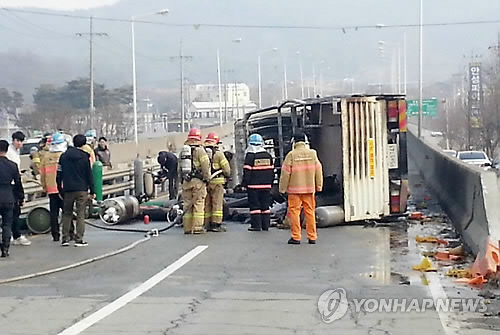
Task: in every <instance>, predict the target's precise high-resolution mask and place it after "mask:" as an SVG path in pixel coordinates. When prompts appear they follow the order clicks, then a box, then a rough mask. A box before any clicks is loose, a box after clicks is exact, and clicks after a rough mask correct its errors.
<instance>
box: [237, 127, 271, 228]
mask: <svg viewBox="0 0 500 335" xmlns="http://www.w3.org/2000/svg"><path fill="white" fill-rule="evenodd" d="M248 144H249V145H248V149H247V152H246V155H245V163H244V166H243V184H242V186H243V187H246V189H247V192H248V203H249V206H250V223H251V226H250V228H248V230H249V231H260V230H264V231H268V230H269V226H270V223H271V210H270V209H269V208H270V206H271V205H272V202H273V199H272V196H271V188H272V186H273V182H274V163H273V157H272V156H271V154H270V153H268V152H267V151H266V149H264V140H263V138H262V136H261V135H259V134H253V135H251V136H250V138H249V139H248Z"/></svg>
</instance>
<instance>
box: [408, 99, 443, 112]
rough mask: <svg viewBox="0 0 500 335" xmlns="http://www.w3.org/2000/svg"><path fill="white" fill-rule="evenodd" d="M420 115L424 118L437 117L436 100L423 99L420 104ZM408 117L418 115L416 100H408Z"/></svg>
mask: <svg viewBox="0 0 500 335" xmlns="http://www.w3.org/2000/svg"><path fill="white" fill-rule="evenodd" d="M422 105H423V106H422V113H423V115H425V116H437V110H438V100H437V99H436V98H434V99H424V100H423V104H422ZM407 113H408V116H416V115H418V100H408V112H407Z"/></svg>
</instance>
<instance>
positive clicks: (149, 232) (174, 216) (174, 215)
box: [0, 207, 184, 285]
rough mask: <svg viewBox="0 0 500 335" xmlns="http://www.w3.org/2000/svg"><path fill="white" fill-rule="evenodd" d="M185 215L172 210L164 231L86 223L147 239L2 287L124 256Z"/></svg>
mask: <svg viewBox="0 0 500 335" xmlns="http://www.w3.org/2000/svg"><path fill="white" fill-rule="evenodd" d="M183 215H184V213H183V212H182V210H180V209H179V208H178V207H176V208H173V209H171V213H169V215H167V222H168V226H166V227H165V228H162V229H149V230H146V229H120V228H111V227H104V226H101V225H97V224H94V223H92V222H90V221H86V224H88V225H89V226H92V227H95V228H98V229H103V230H109V231H123V232H133V233H145V237H144V238H142V239H140V240H138V241H135V242H133V243H131V244H130V245H128V246H126V247H123V248H120V249H118V250H115V251H112V252H109V253H106V254H103V255H100V256H96V257H92V258H88V259H85V260H83V261H80V262H77V263H73V264H69V265H65V266H61V267H58V268H54V269H49V270H45V271H40V272H35V273H30V274H27V275H22V276H17V277H11V278H6V279H0V285H2V284H8V283H13V282H18V281H22V280H28V279H32V278H38V277H42V276H47V275H51V274H54V273H58V272H63V271H67V270H71V269H74V268H77V267H81V266H84V265H87V264H90V263H94V262H97V261H100V260H103V259H106V258H109V257H113V256H116V255H119V254H122V253H124V252H127V251H129V250H131V249H133V248H135V247H137V246H138V245H139V244H142V243H144V242H147V241H149V240H151V238H152V237H156V236H159V234H160V233H163V232H165V231H167V230H169V229H171V228H172V227H174V226H175V225H176V224H178V223H180V220H181V219H182V217H183Z"/></svg>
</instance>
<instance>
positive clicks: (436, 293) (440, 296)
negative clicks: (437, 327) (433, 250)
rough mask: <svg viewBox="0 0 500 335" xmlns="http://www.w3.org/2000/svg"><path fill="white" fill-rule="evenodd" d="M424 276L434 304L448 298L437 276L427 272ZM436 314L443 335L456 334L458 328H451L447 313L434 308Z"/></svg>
mask: <svg viewBox="0 0 500 335" xmlns="http://www.w3.org/2000/svg"><path fill="white" fill-rule="evenodd" d="M425 276H426V278H427V280H428V281H429V289H430V291H431V295H432V298H433V299H434V302H435V301H437V300H446V299H447V298H448V297H447V296H446V292H445V291H444V289H443V286H442V285H441V280H440V279H439V274H437V273H430V272H427V273H425ZM434 306H437V304H436V303H434ZM436 312H437V313H438V316H439V320H440V321H441V325H442V326H443V330H444V333H445V334H446V335H455V334H457V331H458V328H459V327H451V324H452V320H451V319H450V317H449V314H448V313H447V312H444V311H443V310H442V309H441V308H436Z"/></svg>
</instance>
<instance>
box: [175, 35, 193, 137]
mask: <svg viewBox="0 0 500 335" xmlns="http://www.w3.org/2000/svg"><path fill="white" fill-rule="evenodd" d="M170 59H171V60H176V59H178V60H179V62H180V77H181V130H182V132H183V133H184V132H185V131H186V126H185V124H186V106H185V101H184V62H185V61H190V60H192V59H193V57H192V56H185V55H184V51H183V49H182V40H181V43H180V51H179V56H176V57H170Z"/></svg>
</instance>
